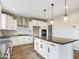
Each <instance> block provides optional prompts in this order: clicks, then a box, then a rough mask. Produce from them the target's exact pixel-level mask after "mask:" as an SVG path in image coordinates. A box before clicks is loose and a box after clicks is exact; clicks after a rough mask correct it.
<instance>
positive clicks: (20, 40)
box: [10, 36, 33, 46]
mask: <svg viewBox="0 0 79 59" xmlns="http://www.w3.org/2000/svg"><path fill="white" fill-rule="evenodd" d="M10 40H11V41H12V45H13V46H18V45H24V44H31V43H33V39H32V36H15V37H10Z"/></svg>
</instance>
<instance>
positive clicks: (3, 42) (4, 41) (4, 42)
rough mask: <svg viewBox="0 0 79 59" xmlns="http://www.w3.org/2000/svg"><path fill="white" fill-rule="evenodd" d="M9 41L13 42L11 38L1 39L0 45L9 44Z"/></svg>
mask: <svg viewBox="0 0 79 59" xmlns="http://www.w3.org/2000/svg"><path fill="white" fill-rule="evenodd" d="M9 42H11V41H10V40H7V39H0V45H1V44H7V43H9Z"/></svg>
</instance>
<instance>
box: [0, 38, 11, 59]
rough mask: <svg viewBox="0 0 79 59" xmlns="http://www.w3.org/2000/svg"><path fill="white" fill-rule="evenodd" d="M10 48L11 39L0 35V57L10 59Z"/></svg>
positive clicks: (0, 58)
mask: <svg viewBox="0 0 79 59" xmlns="http://www.w3.org/2000/svg"><path fill="white" fill-rule="evenodd" d="M11 49H12V48H11V41H10V40H8V37H0V59H5V58H8V59H10V54H11Z"/></svg>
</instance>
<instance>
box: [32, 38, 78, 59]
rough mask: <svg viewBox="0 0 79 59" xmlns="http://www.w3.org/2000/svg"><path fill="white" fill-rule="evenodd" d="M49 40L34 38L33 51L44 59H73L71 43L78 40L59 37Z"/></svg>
mask: <svg viewBox="0 0 79 59" xmlns="http://www.w3.org/2000/svg"><path fill="white" fill-rule="evenodd" d="M50 39H51V38H50ZM50 39H47V40H46V39H42V38H39V37H36V38H35V39H34V42H35V43H34V49H35V51H36V52H37V53H38V54H40V55H41V56H42V57H44V58H45V59H51V58H52V59H73V42H75V41H78V40H74V39H69V38H60V37H53V39H52V40H50Z"/></svg>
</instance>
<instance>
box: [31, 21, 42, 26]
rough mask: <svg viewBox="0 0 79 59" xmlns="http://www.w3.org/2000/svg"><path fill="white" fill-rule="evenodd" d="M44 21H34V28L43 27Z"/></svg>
mask: <svg viewBox="0 0 79 59" xmlns="http://www.w3.org/2000/svg"><path fill="white" fill-rule="evenodd" d="M42 25H43V21H40V20H32V26H42Z"/></svg>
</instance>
